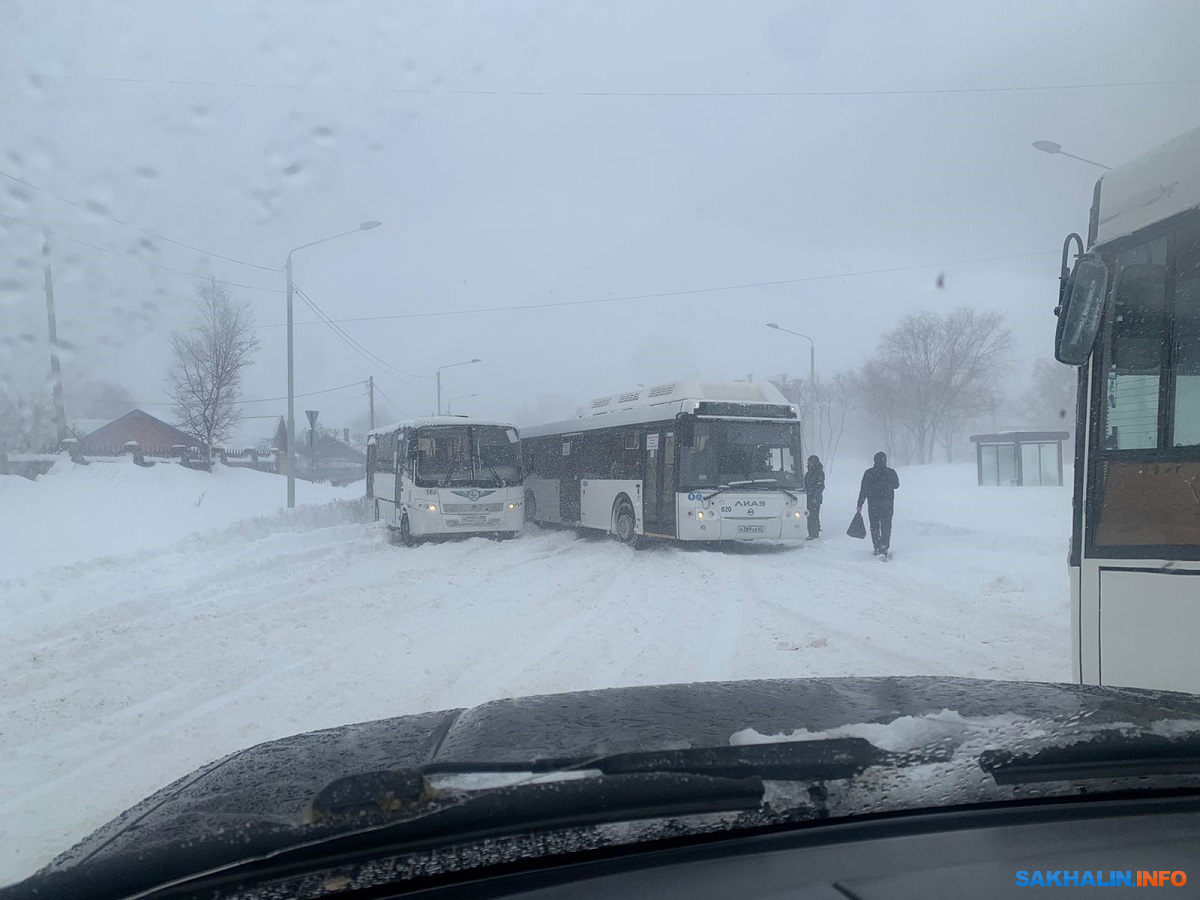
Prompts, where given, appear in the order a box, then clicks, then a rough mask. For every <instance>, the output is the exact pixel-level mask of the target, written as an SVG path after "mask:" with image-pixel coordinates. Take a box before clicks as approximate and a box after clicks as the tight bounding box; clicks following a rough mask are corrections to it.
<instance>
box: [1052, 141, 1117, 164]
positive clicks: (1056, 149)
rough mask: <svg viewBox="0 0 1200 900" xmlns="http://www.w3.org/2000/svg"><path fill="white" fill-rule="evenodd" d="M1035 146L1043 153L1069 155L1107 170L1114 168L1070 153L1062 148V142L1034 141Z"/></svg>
mask: <svg viewBox="0 0 1200 900" xmlns="http://www.w3.org/2000/svg"><path fill="white" fill-rule="evenodd" d="M1033 147H1034V149H1035V150H1041V151H1042V152H1043V153H1052V154H1058V155H1059V156H1069V157H1070V158H1071V159H1077V160H1079V161H1080V162H1085V163H1087V164H1088V165H1089V166H1095V167H1096V168H1098V169H1104V170H1105V171H1107V170H1109V169H1111V168H1112V166H1106V165H1104V163H1098V162H1096V161H1095V160H1094V159H1086V158H1085V157H1082V156H1076V155H1075V154H1074V153H1068V152H1067V151H1066V150H1064V149H1063V148H1062V144H1056V143H1054V141H1034V142H1033Z"/></svg>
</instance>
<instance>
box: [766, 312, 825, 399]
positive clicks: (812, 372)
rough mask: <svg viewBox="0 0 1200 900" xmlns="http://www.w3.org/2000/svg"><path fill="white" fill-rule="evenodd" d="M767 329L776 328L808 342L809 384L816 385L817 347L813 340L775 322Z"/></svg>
mask: <svg viewBox="0 0 1200 900" xmlns="http://www.w3.org/2000/svg"><path fill="white" fill-rule="evenodd" d="M767 327H768V328H774V329H775V330H776V331H784V332H787V333H788V334H794V335H795V336H796V337H802V338H804V339H805V340H806V341H808V382H809V384H815V383H816V380H817V345H816V344H815V343H813V339H812V338H810V337H809V336H808V335H807V334H801V333H800V332H798V331H791V330H790V329H787V328H781V327H780V326H778V325H776V324H775V323H774V322H768V323H767Z"/></svg>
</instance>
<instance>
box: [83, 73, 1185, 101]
mask: <svg viewBox="0 0 1200 900" xmlns="http://www.w3.org/2000/svg"><path fill="white" fill-rule="evenodd" d="M59 77H60V78H62V79H67V80H78V81H95V82H105V83H110V84H149V85H172V86H176V87H215V88H256V89H270V90H289V91H312V90H330V91H337V92H354V93H385V94H409V95H416V96H460V97H596V98H605V97H612V98H621V97H660V98H674V97H730V98H738V97H909V96H929V95H935V96H936V95H945V94H1012V93H1034V92H1048V91H1084V90H1106V89H1111V88H1134V87H1175V86H1184V85H1195V84H1200V79H1197V78H1180V79H1163V80H1156V81H1108V82H1084V83H1075V84H1032V85H999V86H992V87H965V88H914V89H887V90H827V91H804V90H776V91H609V90H601V91H562V90H487V89H473V88H449V89H441V88H397V87H386V86H379V85H370V86H362V85H320V84H299V83H284V82H252V81H229V82H220V81H193V80H186V79H166V78H164V79H158V78H124V77H114V76H103V75H64V76H59Z"/></svg>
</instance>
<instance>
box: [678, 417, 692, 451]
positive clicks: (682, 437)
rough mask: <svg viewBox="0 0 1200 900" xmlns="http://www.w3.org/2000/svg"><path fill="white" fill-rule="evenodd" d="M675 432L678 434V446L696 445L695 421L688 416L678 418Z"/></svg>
mask: <svg viewBox="0 0 1200 900" xmlns="http://www.w3.org/2000/svg"><path fill="white" fill-rule="evenodd" d="M675 431H676V432H677V433H678V434H679V446H681V447H691V446H692V445H693V444H695V443H696V420H695V419H693V418H692V417H691V416H688V415H681V416H678V417H677V418H676V420H675Z"/></svg>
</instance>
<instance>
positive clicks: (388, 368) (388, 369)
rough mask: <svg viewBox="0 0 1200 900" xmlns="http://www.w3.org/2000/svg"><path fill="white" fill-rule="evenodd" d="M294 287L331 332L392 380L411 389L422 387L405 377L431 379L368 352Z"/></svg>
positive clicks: (310, 298) (298, 288)
mask: <svg viewBox="0 0 1200 900" xmlns="http://www.w3.org/2000/svg"><path fill="white" fill-rule="evenodd" d="M292 287H293V288H294V289H295V291H296V293H297V294H298V295H299V296H300V299H301V300H303V301H304V303H305V304H306V305H307V306H308V308H309V309H311V310H312V311H313V312H315V313H316V314H317V315H318V316H319V317H320V318H321V321H322V322H324V323H325V324H326V325H328V326H329V328H330V330H331V331H333V333H334V334H336V335H337V336H338V337H339V338H341V339H342V340H343V341H344V342H345V343H346V344H348V345H349V346H350V348H351V349H352V350H354V351H355V352H356V353H358V354H359V355H360V356H362V357H363V359H365V360H367V361H368V362H372V361H374V362H375V363H376V364H378V365H380V366H383V370H384V374H385V375H390V376H391V377H392V378H395V379H396V380H397V381H399V382H401V383H402V384H406V385H408V386H409V387H420V385H416V384H412V383H411V382H408V381H405V380H404V377H403V376H407V377H409V378H429V377H430V376H428V375H413V374H412V373H411V372H404V371H402V370H400V369H397V368H396V367H395V366H393V365H392V364H391V363H389V362H386V361H385V360H383V359H381V358H380V357H378V356H376V355H375V354H374V353H372V352H371V351H370V350H368V349H367V348H366V347H364V346H363V345H362V344H360V343H359V342H358V341H356V340H355V339H354V338H352V337H351V336H350V335H349V334H347V333H346V332H345V331H344V330H343V329H342V328H340V327H339V326H338V325H337V323H335V322H334V321H333V320H332V319H331V318H329V316H327V315H326V314H325V312H324V311H323V310H322V309H321V308H320V307H319V306H317V303H316V301H315V300H313V298H312V297H310V296H308V294H306V293H305V292H304V291H303V290H302V289H301V288H300V287H299V286H298V285H296V284H293V285H292Z"/></svg>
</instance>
